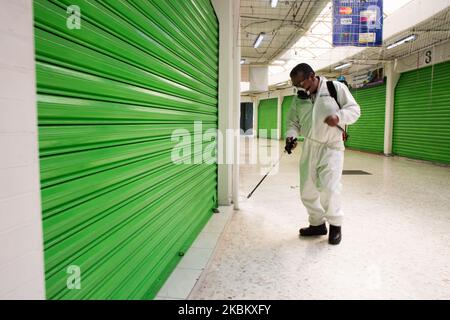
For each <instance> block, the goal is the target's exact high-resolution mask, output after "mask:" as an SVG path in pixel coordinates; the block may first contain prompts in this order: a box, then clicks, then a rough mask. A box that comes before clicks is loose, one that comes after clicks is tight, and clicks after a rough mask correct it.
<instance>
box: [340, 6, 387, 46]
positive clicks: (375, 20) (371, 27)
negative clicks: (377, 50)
mask: <svg viewBox="0 0 450 320" xmlns="http://www.w3.org/2000/svg"><path fill="white" fill-rule="evenodd" d="M382 45H383V0H333V46H335V47H341V46H356V47H380V46H382Z"/></svg>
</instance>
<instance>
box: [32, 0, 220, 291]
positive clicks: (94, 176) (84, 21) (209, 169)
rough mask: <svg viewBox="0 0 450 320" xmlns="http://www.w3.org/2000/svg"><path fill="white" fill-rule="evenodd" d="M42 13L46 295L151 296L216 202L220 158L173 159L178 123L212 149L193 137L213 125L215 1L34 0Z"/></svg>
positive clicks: (39, 58) (38, 21) (38, 19)
mask: <svg viewBox="0 0 450 320" xmlns="http://www.w3.org/2000/svg"><path fill="white" fill-rule="evenodd" d="M70 5H77V6H79V8H80V9H81V29H79V30H77V29H73V30H71V29H69V28H67V26H66V22H67V17H68V14H67V13H66V10H67V7H68V6H70ZM34 15H35V18H34V19H35V41H36V69H37V90H38V116H39V147H40V166H41V189H42V190H41V194H42V207H43V227H44V247H45V271H46V291H47V298H49V299H148V298H152V297H154V295H155V293H156V292H157V291H158V289H159V288H160V286H161V285H162V284H163V283H164V281H165V280H166V278H167V277H168V275H169V274H170V273H171V271H172V270H173V268H174V267H175V265H176V264H177V263H178V261H179V259H180V256H179V252H180V251H186V250H187V248H188V247H189V246H190V244H191V243H192V241H193V240H194V239H195V237H196V236H197V234H198V232H199V231H200V230H201V228H202V227H203V226H204V224H205V223H206V221H207V220H208V219H209V218H210V216H211V212H212V208H213V207H215V206H216V194H217V165H216V164H205V163H203V164H201V163H200V164H199V163H197V162H195V163H192V164H178V165H176V164H174V163H173V162H172V160H171V159H172V158H171V154H172V150H173V147H174V146H175V145H179V143H180V142H181V141H180V140H177V139H174V140H172V139H171V135H172V133H173V132H174V130H176V129H184V130H185V131H183V132H181V131H179V132H178V133H179V134H180V135H181V136H182V137H183V138H184V139H186V140H184V142H186V143H187V150H188V151H189V150H192V151H193V152H195V153H196V155H200V156H201V154H202V152H204V153H207V152H206V151H208V150H209V151H211V150H214V149H215V144H214V142H211V141H204V142H203V151H202V149H201V148H200V149H198V148H196V147H193V142H194V137H193V136H192V134H191V133H192V132H193V130H194V121H202V131H203V132H204V131H206V130H207V129H211V128H213V129H216V128H217V88H218V84H217V80H218V78H217V74H218V23H217V19H216V16H215V13H214V11H213V8H212V5H211V3H210V1H209V0H192V1H189V2H188V1H169V0H166V1H163V0H158V1H144V0H133V1H131V0H129V1H106V0H105V1H100V0H98V1H85V0H67V1H63V0H61V1H48V0H36V1H34ZM195 137H196V138H195V139H198V137H199V135H196V136H195ZM200 139H201V137H200ZM201 144H202V142H201V140H200V146H201ZM185 150H186V149H185ZM212 152H213V153H214V151H212ZM179 155H180V156H183V153H180V154H179ZM184 156H185V157H186V159H190V160H194V159H193V157H189V155H188V154H184ZM71 265H75V266H78V267H79V268H80V271H81V289H80V290H69V289H68V288H67V285H66V282H67V279H68V277H69V274H68V273H67V271H68V267H69V266H71Z"/></svg>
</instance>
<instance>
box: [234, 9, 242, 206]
mask: <svg viewBox="0 0 450 320" xmlns="http://www.w3.org/2000/svg"><path fill="white" fill-rule="evenodd" d="M232 3H233V73H234V74H233V111H234V112H233V114H234V117H233V118H234V119H233V120H234V121H233V127H234V129H235V132H236V135H235V141H234V157H233V194H232V199H233V205H234V209H235V210H239V158H240V133H239V129H240V127H241V126H240V123H241V63H240V62H241V46H240V43H239V41H240V39H239V34H240V14H239V13H240V0H232Z"/></svg>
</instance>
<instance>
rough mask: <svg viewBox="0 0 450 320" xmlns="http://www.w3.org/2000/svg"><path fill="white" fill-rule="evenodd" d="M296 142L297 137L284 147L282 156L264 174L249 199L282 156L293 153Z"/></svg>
mask: <svg viewBox="0 0 450 320" xmlns="http://www.w3.org/2000/svg"><path fill="white" fill-rule="evenodd" d="M295 142H297V138H295V139H292V140H290V141H289V142H288V143H287V144H286V146H285V147H284V151H283V153H282V154H281V157H280V158H279V159H278V161H277V162H276V163H275V164H274V165H273V166H272V167H271V168H270V170H269V171H268V172H267V173H266V174H265V175H264V177H263V178H262V179H261V180H260V181H259V183H258V184H257V185H256V187H255V188H254V189H253V190H252V191H251V192H250V193H249V194H248V196H247V199H249V198H250V197H251V196H252V194H253V192H255V190H256V189H257V188H258V187H259V185H260V184H261V183H262V182H263V181H264V179H265V178H267V176H268V175H269V173H270V171H272V169H273V168H274V167H275V166H276V165H278V163H280V161H281V158H283V156H284V154H285V153H287V154H291V153H292V148H293V147H294V144H295Z"/></svg>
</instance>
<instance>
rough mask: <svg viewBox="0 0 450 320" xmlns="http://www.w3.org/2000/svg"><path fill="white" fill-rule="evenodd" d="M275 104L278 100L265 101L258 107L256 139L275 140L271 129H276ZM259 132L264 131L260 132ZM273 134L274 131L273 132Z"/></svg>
mask: <svg viewBox="0 0 450 320" xmlns="http://www.w3.org/2000/svg"><path fill="white" fill-rule="evenodd" d="M277 103H278V99H277V98H274V99H265V100H261V101H260V102H259V106H258V137H260V138H267V139H276V138H277V137H276V135H272V130H271V129H275V130H276V129H277ZM260 130H264V131H262V132H260ZM274 132H275V131H274Z"/></svg>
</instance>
